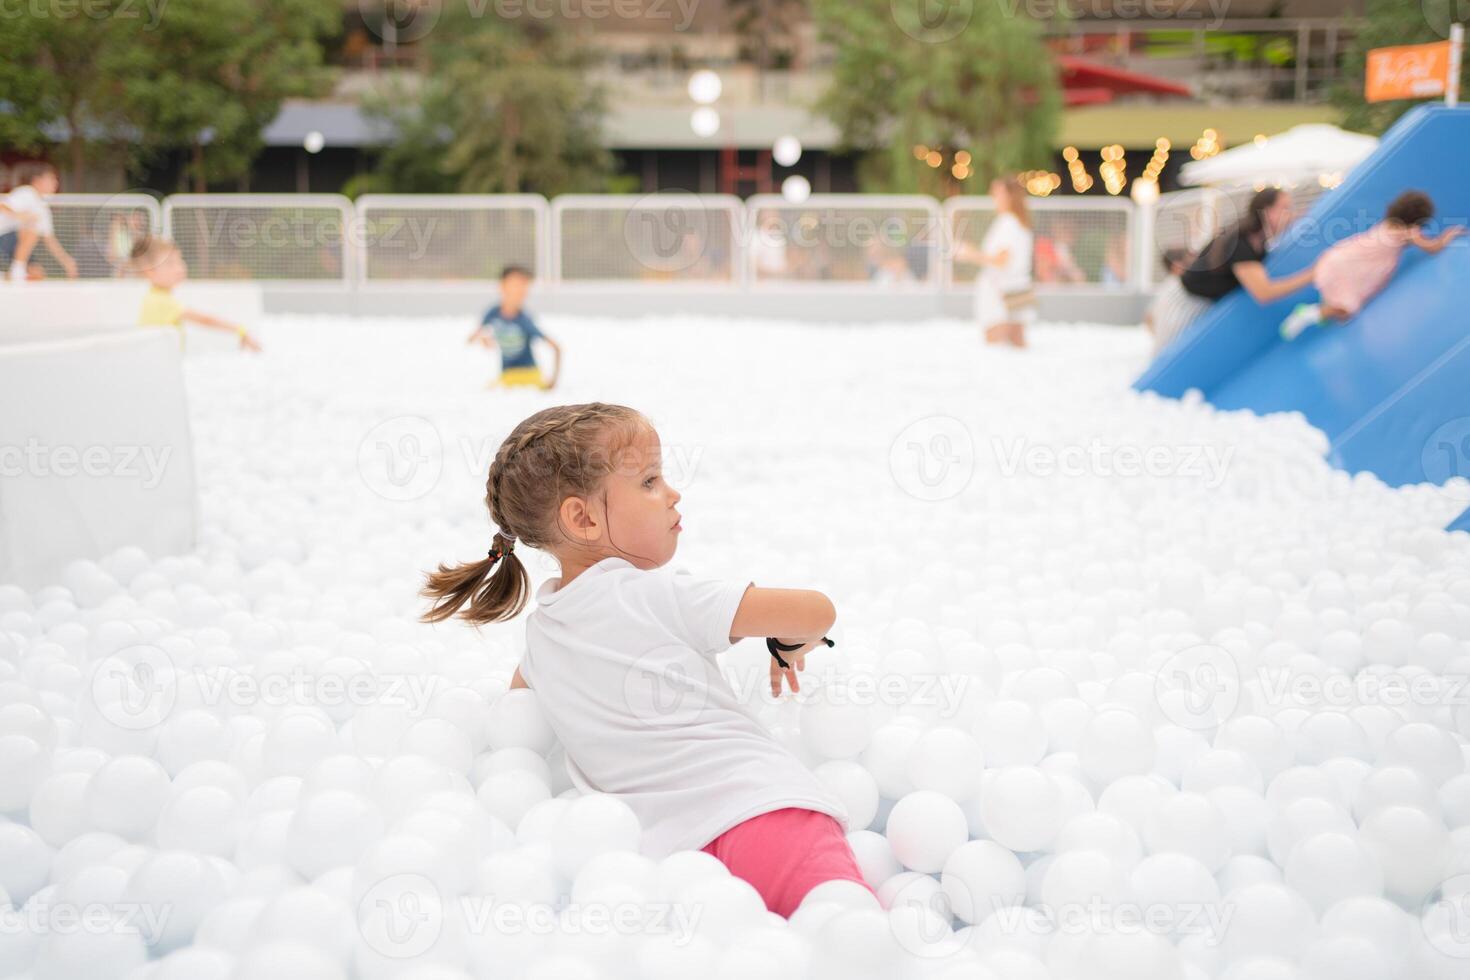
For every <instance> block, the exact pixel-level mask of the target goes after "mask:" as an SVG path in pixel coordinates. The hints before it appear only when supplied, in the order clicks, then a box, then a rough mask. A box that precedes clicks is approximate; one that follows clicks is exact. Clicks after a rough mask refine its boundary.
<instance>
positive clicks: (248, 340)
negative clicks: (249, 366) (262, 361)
mask: <svg viewBox="0 0 1470 980" xmlns="http://www.w3.org/2000/svg"><path fill="white" fill-rule="evenodd" d="M240 349H241V350H245V351H250V352H251V353H253V354H258V353H260V345H259V344H258V343H256V342H255V338H254V337H252V336H250V335H249V334H248V333H243V332H242V333H241V334H240Z"/></svg>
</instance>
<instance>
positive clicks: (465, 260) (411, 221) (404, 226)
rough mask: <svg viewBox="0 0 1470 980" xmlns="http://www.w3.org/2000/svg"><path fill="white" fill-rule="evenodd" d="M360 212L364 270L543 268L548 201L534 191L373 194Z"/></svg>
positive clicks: (456, 274) (448, 276)
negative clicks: (455, 194) (530, 193)
mask: <svg viewBox="0 0 1470 980" xmlns="http://www.w3.org/2000/svg"><path fill="white" fill-rule="evenodd" d="M357 214H358V220H359V223H360V227H359V234H360V235H361V236H362V237H361V243H362V254H363V277H364V279H366V280H368V281H370V282H373V281H379V282H381V281H393V280H435V281H446V280H471V281H482V280H494V279H497V278H498V277H499V276H500V270H501V269H502V268H503V267H504V266H506V265H520V266H525V267H526V268H528V269H530V270H531V271H532V272H533V273H537V274H544V272H545V270H544V269H542V268H541V265H542V262H541V256H542V254H543V253H542V247H543V244H544V242H543V239H544V236H545V234H546V201H545V199H544V198H540V197H532V196H526V195H505V196H501V197H496V196H490V197H482V196H478V195H464V196H463V197H440V196H438V195H433V196H423V197H419V198H415V197H413V196H397V195H376V194H374V195H365V196H363V197H361V198H359V199H358V202H357Z"/></svg>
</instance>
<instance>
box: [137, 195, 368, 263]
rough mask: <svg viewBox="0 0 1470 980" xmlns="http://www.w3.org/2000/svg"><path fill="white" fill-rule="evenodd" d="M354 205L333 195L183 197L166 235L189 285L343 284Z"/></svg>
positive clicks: (169, 215) (168, 212) (171, 211)
mask: <svg viewBox="0 0 1470 980" xmlns="http://www.w3.org/2000/svg"><path fill="white" fill-rule="evenodd" d="M351 222H352V205H351V203H350V202H349V201H348V200H347V198H345V197H338V196H337V195H335V194H282V195H264V194H261V195H257V194H181V195H178V196H176V197H171V198H169V199H168V200H167V201H166V202H165V204H164V228H165V233H166V234H168V235H169V237H171V238H172V239H173V240H174V241H175V242H177V243H178V246H179V250H180V251H181V252H182V253H183V255H184V259H185V261H187V262H188V263H189V276H190V278H192V279H216V280H219V279H252V280H258V281H278V282H292V281H297V282H345V281H346V280H347V279H348V278H349V277H350V276H351V274H352V273H351V268H350V264H349V263H350V261H351V256H350V254H349V251H350V249H349V239H348V235H347V233H348V230H349V228H350V227H351Z"/></svg>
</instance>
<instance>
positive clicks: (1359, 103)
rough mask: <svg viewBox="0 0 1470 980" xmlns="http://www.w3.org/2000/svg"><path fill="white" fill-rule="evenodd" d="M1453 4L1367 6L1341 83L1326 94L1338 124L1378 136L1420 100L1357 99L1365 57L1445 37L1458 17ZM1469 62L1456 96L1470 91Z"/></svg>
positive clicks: (1378, 2) (1375, 1)
mask: <svg viewBox="0 0 1470 980" xmlns="http://www.w3.org/2000/svg"><path fill="white" fill-rule="evenodd" d="M1465 9H1466V8H1465V6H1464V4H1463V3H1461V2H1458V0H1422V2H1420V3H1404V2H1403V0H1368V6H1367V10H1366V11H1365V12H1364V18H1363V22H1362V25H1361V26H1360V27H1359V29H1358V33H1357V35H1356V36H1355V37H1354V38H1353V44H1352V47H1351V48H1350V49H1349V50H1348V52H1347V54H1346V56H1345V57H1344V58H1343V64H1342V78H1341V81H1339V82H1338V84H1337V85H1336V86H1335V87H1334V88H1333V90H1332V96H1331V98H1332V104H1333V105H1335V106H1337V108H1339V109H1340V110H1342V124H1343V126H1344V127H1345V128H1347V129H1352V130H1356V131H1358V132H1362V133H1374V134H1381V133H1382V132H1384V130H1386V129H1388V128H1389V127H1390V126H1392V125H1393V124H1394V123H1395V122H1397V121H1398V118H1399V117H1400V116H1402V115H1403V114H1404V113H1406V112H1408V111H1409V110H1410V109H1412V108H1414V106H1416V105H1419V104H1420V103H1422V102H1424V101H1425V100H1424V99H1394V100H1392V101H1389V102H1368V101H1367V100H1366V99H1364V97H1363V89H1364V85H1365V82H1366V78H1367V74H1366V73H1367V64H1368V52H1369V51H1371V50H1373V49H1374V48H1389V47H1393V46H1394V45H1399V44H1427V43H1429V42H1431V41H1443V40H1444V39H1445V38H1447V37H1449V25H1450V24H1451V23H1453V22H1454V20H1455V19H1456V16H1455V15H1456V13H1457V12H1458V11H1463V10H1465ZM1467 83H1470V58H1467V59H1464V60H1463V61H1462V62H1461V65H1460V90H1461V91H1462V92H1464V91H1466V89H1467V87H1470V84H1467Z"/></svg>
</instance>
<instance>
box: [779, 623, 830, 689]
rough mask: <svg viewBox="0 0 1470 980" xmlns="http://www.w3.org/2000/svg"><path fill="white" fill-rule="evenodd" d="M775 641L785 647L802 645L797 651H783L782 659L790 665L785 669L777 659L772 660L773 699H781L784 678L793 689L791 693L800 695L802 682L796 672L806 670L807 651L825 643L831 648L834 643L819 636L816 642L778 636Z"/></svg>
mask: <svg viewBox="0 0 1470 980" xmlns="http://www.w3.org/2000/svg"><path fill="white" fill-rule="evenodd" d="M775 640H776V642H777V643H779V644H781V645H782V646H785V647H789V646H794V645H797V644H800V646H799V648H798V649H795V650H791V651H785V650H783V651H781V659H782V660H785V661H786V663H787V664H788V665H789V666H787V667H785V668H783V667H782V666H781V664H780V663H778V662H777V660H776V658H775V657H772V658H771V697H773V698H779V697H780V696H781V680H782V678H783V677H784V678H785V680H786V684H787V686H789V687H790V688H791V693H792V694H799V693H800V692H801V680H800V679H799V678H798V677H797V676H796V672H797V671H799V670H806V653H807V651H808V650H810V649H811V648H812V647H814V646H816V645H817V644H819V643H825V644H827V645H828V646H831V645H832V641H831V640H829V639H827V638H826V637H823V636H819V637H817V638H816V639H815V640H796V639H792V640H784V639H782V638H781V637H779V636H778V637H775Z"/></svg>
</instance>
